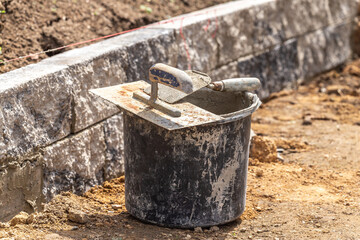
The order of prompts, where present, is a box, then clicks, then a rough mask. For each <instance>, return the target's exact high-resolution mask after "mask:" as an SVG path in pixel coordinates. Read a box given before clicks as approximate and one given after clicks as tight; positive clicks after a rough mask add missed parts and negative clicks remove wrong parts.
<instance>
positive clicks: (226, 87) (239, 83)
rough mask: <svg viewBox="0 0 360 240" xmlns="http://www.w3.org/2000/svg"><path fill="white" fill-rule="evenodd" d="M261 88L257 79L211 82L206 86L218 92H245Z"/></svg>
mask: <svg viewBox="0 0 360 240" xmlns="http://www.w3.org/2000/svg"><path fill="white" fill-rule="evenodd" d="M260 86H261V82H260V80H259V79H257V78H231V79H225V80H221V81H216V82H212V83H210V84H209V85H208V87H209V88H211V89H212V90H214V91H220V92H245V91H254V90H256V89H258V88H259V87H260Z"/></svg>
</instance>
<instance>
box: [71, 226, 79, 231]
mask: <svg viewBox="0 0 360 240" xmlns="http://www.w3.org/2000/svg"><path fill="white" fill-rule="evenodd" d="M78 229H79V227H78V226H73V227H72V228H71V230H72V231H74V230H78Z"/></svg>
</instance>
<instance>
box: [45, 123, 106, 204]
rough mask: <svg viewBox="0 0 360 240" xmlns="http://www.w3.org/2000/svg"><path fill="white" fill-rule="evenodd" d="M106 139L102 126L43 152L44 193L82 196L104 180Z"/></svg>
mask: <svg viewBox="0 0 360 240" xmlns="http://www.w3.org/2000/svg"><path fill="white" fill-rule="evenodd" d="M105 149H106V146H105V139H104V130H103V126H102V125H101V124H98V125H96V126H93V127H91V128H90V129H87V130H84V131H83V132H80V133H78V134H76V135H74V136H72V137H69V138H66V139H64V140H62V141H59V142H57V143H55V144H53V145H51V146H49V147H46V148H45V149H44V164H45V169H44V183H43V194H44V196H45V198H46V199H47V200H50V199H51V198H52V197H53V196H55V195H56V194H58V193H60V192H61V191H71V192H74V193H77V194H80V193H83V192H85V191H86V190H88V189H89V188H90V187H92V186H94V185H96V184H100V183H102V182H103V180H104V169H103V168H104V164H105Z"/></svg>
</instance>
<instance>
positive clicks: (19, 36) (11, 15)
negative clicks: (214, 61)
mask: <svg viewBox="0 0 360 240" xmlns="http://www.w3.org/2000/svg"><path fill="white" fill-rule="evenodd" d="M228 1H229V0H206V1H196V0H147V1H142V0H122V1H117V0H99V1H90V0H51V1H50V0H37V1H28V0H1V1H0V11H1V10H4V11H5V13H0V34H1V35H0V47H1V50H0V59H1V60H3V59H13V58H17V57H20V56H26V55H29V54H32V53H37V52H41V51H44V50H48V49H53V48H57V47H61V46H64V45H68V44H70V43H76V42H80V41H84V40H89V39H93V38H96V37H101V36H106V35H109V34H113V33H117V32H121V31H124V30H128V29H133V28H136V27H139V26H143V25H146V24H150V23H153V22H157V21H160V20H164V19H167V18H170V17H173V16H177V15H180V14H184V13H188V12H192V11H195V10H198V9H202V8H206V7H209V6H212V5H216V4H219V3H224V2H228ZM81 46H84V45H81ZM64 50H69V49H64ZM62 51H63V50H62ZM56 53H59V51H58V52H50V53H48V55H49V56H52V55H54V54H56ZM46 57H47V55H46V54H41V55H38V56H34V57H32V58H27V59H23V60H20V61H14V62H11V63H7V64H6V65H0V73H4V72H8V71H11V70H13V69H16V68H19V67H22V66H25V65H27V64H30V63H36V62H39V61H40V60H41V59H43V58H46Z"/></svg>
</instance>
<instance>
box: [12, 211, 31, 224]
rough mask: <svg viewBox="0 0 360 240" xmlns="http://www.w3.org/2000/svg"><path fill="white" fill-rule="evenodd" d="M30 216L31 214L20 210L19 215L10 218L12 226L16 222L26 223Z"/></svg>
mask: <svg viewBox="0 0 360 240" xmlns="http://www.w3.org/2000/svg"><path fill="white" fill-rule="evenodd" d="M28 218H29V214H28V213H26V212H20V213H19V214H18V215H16V216H15V217H13V218H12V219H11V220H10V226H15V225H16V224H19V223H20V224H25V223H26V221H27V219H28Z"/></svg>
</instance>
